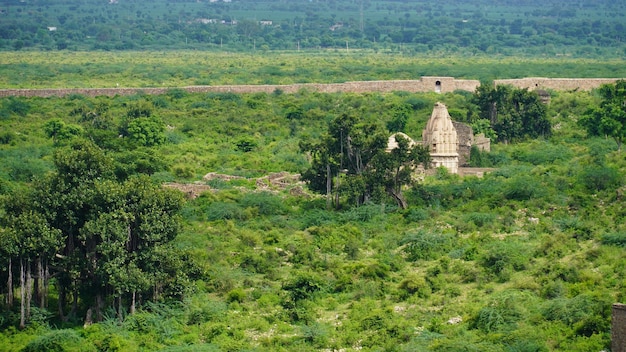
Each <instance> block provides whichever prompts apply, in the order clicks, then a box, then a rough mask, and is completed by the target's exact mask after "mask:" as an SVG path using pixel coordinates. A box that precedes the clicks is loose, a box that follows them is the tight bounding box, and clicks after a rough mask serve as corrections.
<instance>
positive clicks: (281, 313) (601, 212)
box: [0, 82, 626, 351]
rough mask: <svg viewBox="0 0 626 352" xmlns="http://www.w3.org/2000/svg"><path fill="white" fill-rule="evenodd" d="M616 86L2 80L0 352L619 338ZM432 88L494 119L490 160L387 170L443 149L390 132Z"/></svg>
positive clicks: (455, 346) (622, 165) (621, 164)
mask: <svg viewBox="0 0 626 352" xmlns="http://www.w3.org/2000/svg"><path fill="white" fill-rule="evenodd" d="M623 99H624V83H623V82H618V84H617V85H609V86H605V87H603V88H602V89H599V90H594V91H592V92H583V91H581V92H556V91H555V92H551V101H550V103H549V104H548V105H543V103H541V102H539V101H538V97H537V95H536V94H535V93H534V92H529V91H526V90H518V89H514V88H510V87H506V86H505V87H501V88H499V89H494V88H490V87H486V86H484V87H482V88H481V89H480V90H479V91H477V92H475V93H470V92H462V91H459V92H454V93H447V94H436V93H419V94H416V93H407V92H394V93H386V94H381V93H366V94H352V93H334V94H322V93H316V92H307V91H306V90H302V91H300V92H298V93H297V94H284V93H283V92H281V91H280V90H276V91H274V92H273V93H271V94H267V93H258V94H241V95H239V94H233V93H210V94H190V93H186V92H184V91H182V90H179V89H175V88H173V89H170V90H169V91H168V92H167V93H166V94H163V95H154V96H149V95H143V94H137V95H133V96H117V97H104V96H103V97H95V98H90V97H85V96H80V95H73V96H69V97H66V98H15V97H14V98H3V99H2V100H1V101H0V103H1V106H2V120H1V122H2V125H3V126H4V127H5V128H4V129H3V132H2V134H1V135H0V141H1V143H2V145H1V149H0V152H1V153H2V160H3V163H2V165H1V166H0V175H1V177H2V179H1V184H0V185H1V187H0V193H1V197H2V198H1V199H2V204H3V207H2V213H1V220H2V227H1V231H0V239H1V243H2V246H1V247H0V248H1V250H2V255H1V256H0V282H1V284H0V287H1V288H2V291H1V296H2V302H1V303H0V307H1V308H2V309H1V315H0V326H1V327H2V331H3V332H2V334H0V346H1V347H0V350H6V351H14V350H24V351H39V350H58V351H78V350H80V351H113V350H120V351H129V350H130V351H133V350H167V351H191V350H193V351H198V350H204V351H245V350H250V351H253V350H254V351H276V350H283V351H293V350H298V351H315V350H328V349H344V350H371V351H383V350H386V351H420V350H424V351H590V350H591V351H593V350H597V351H600V350H603V349H604V350H607V349H608V348H610V323H611V322H610V318H611V304H612V303H613V302H619V301H623V300H624V292H626V291H625V288H626V281H625V278H624V272H625V266H626V252H625V251H624V248H625V247H624V246H625V245H626V237H625V233H626V232H625V228H624V225H625V224H624V222H623V220H622V219H623V218H624V214H623V207H622V204H623V197H624V187H625V184H624V177H623V175H624V173H625V172H626V161H625V159H624V154H623V152H620V151H619V149H620V148H619V146H620V143H621V141H622V140H623V131H624V129H623V127H622V128H621V129H616V128H615V127H616V126H623V125H624V123H625V122H624V120H623V116H624V112H623V104H622V102H623ZM437 101H441V102H443V103H444V104H446V105H447V106H448V107H449V111H450V114H451V115H452V116H453V118H454V119H455V120H458V121H463V122H465V123H468V124H471V125H472V126H474V128H475V129H476V130H477V131H482V132H485V133H486V134H488V135H490V136H491V137H492V138H493V139H492V140H493V142H492V143H493V145H492V150H491V152H488V153H487V152H479V151H476V150H474V151H473V152H472V155H471V156H470V159H469V163H470V165H473V166H481V167H488V168H491V169H492V171H491V172H489V173H487V174H486V175H485V176H484V177H482V178H477V177H475V176H469V177H464V178H461V177H459V176H458V175H454V174H450V173H448V172H447V171H446V169H443V168H442V169H436V170H431V172H429V173H428V174H427V175H426V176H424V177H422V178H419V179H412V178H407V177H405V176H406V175H404V174H402V173H400V174H393V173H392V172H385V173H383V172H382V171H383V170H390V171H393V170H402V167H400V168H398V166H408V165H410V163H421V162H423V161H424V160H427V159H424V154H423V153H422V152H419V150H417V151H416V154H412V152H410V151H409V150H408V149H406V148H405V152H402V153H395V154H394V153H391V154H389V153H381V152H380V151H381V149H380V148H381V141H385V142H386V138H387V137H388V135H389V134H390V133H391V132H393V131H404V132H405V133H407V134H408V135H409V136H412V137H414V138H419V136H420V135H421V131H422V129H423V127H424V125H425V123H426V121H427V119H428V118H429V116H430V113H431V111H432V108H433V106H434V104H435V102H437ZM494 103H495V105H497V106H498V110H497V116H498V117H497V118H494V117H493V111H492V110H493V109H492V108H490V107H489V106H492V107H493V106H494ZM620 111H621V112H620ZM507 126H509V127H507ZM510 126H518V128H519V129H518V130H515V129H511V128H510ZM546 128H547V129H546ZM513 132H515V133H514V134H512V133H513ZM344 133H345V134H344ZM620 133H622V134H620ZM343 136H345V138H344V137H343ZM348 140H350V141H351V146H352V148H353V149H352V151H350V150H348V145H347V144H345V142H346V141H348ZM400 144H402V143H400ZM342 145H344V146H345V148H342V147H341V146H342ZM354 148H357V149H358V153H360V155H361V157H360V158H361V159H362V162H361V165H363V167H362V168H361V169H359V168H357V167H355V168H353V167H351V166H346V169H345V171H344V170H341V169H337V168H336V166H334V165H339V164H338V160H339V159H341V158H342V157H344V158H346V162H347V160H348V158H353V157H354V156H355V155H356V154H354V153H355V150H356V149H354ZM383 148H384V145H383ZM316 160H317V161H316ZM319 162H326V163H330V164H329V165H331V171H332V180H331V181H332V182H331V186H332V198H331V199H330V203H329V197H328V194H326V192H325V187H316V186H315V185H316V184H317V183H319V182H320V180H325V174H324V173H323V172H322V173H321V174H320V173H318V172H316V170H318V167H317V166H316V165H320V164H319ZM321 165H322V166H323V165H325V164H321ZM346 165H348V164H346ZM367 165H376V167H374V168H371V167H367ZM322 170H323V169H322ZM337 171H341V172H337ZM298 173H302V174H303V177H304V179H307V180H309V181H308V182H307V183H305V184H303V183H301V182H300V181H298V178H297V177H296V178H294V176H293V175H295V174H298ZM306 175H308V176H306ZM316 175H318V176H316ZM205 176H206V177H205ZM396 176H397V177H396ZM320 177H321V178H320ZM277 179H278V180H286V181H285V182H273V181H272V180H277ZM396 180H397V181H398V183H394V182H395V181H396ZM316 182H317V183H316ZM324 182H325V181H322V183H324ZM165 186H167V187H165ZM179 190H182V192H181V191H179ZM398 190H399V191H401V192H402V194H401V196H402V199H403V200H404V203H401V202H398V199H399V198H398V197H397V195H398V194H397V193H396V194H394V191H398ZM388 191H389V192H388ZM363 192H365V193H363ZM365 196H366V197H365Z"/></svg>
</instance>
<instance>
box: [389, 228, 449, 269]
mask: <svg viewBox="0 0 626 352" xmlns="http://www.w3.org/2000/svg"><path fill="white" fill-rule="evenodd" d="M456 242H457V240H456V238H455V237H454V236H453V235H450V234H441V233H433V232H426V231H424V230H419V231H418V232H416V233H409V234H407V235H405V236H404V238H403V239H402V240H401V241H400V245H401V246H404V249H403V250H404V252H405V253H406V254H407V255H408V259H409V260H412V261H415V260H420V259H423V260H432V259H437V258H438V257H440V256H442V255H445V254H447V253H448V252H450V251H451V250H452V249H453V248H454V247H455V244H456Z"/></svg>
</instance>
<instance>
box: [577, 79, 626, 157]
mask: <svg viewBox="0 0 626 352" xmlns="http://www.w3.org/2000/svg"><path fill="white" fill-rule="evenodd" d="M598 92H599V94H600V96H601V98H602V101H601V102H600V105H599V106H596V107H592V108H590V109H589V111H587V113H586V114H585V116H583V117H582V118H581V119H580V124H581V125H582V126H583V127H585V128H586V129H587V133H589V134H590V135H595V136H599V135H605V136H609V137H611V138H613V139H614V140H615V143H617V149H618V150H619V151H621V150H622V143H623V142H624V139H626V81H625V80H619V81H617V82H616V83H615V84H604V85H602V86H601V87H600V88H599V89H598Z"/></svg>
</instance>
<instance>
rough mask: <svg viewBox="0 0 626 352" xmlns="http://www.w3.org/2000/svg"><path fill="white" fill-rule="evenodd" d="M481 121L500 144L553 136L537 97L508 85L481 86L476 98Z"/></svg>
mask: <svg viewBox="0 0 626 352" xmlns="http://www.w3.org/2000/svg"><path fill="white" fill-rule="evenodd" d="M473 101H474V103H475V104H476V105H477V106H478V110H479V113H478V114H479V118H480V119H485V120H488V121H489V123H490V125H491V128H492V129H493V131H494V133H495V135H496V139H497V141H499V142H504V143H509V142H512V141H515V140H521V139H525V138H537V137H540V136H549V135H550V134H551V126H550V121H549V120H548V117H547V108H546V106H545V105H544V104H543V103H542V102H541V100H540V99H539V96H538V95H537V93H535V92H532V91H529V90H527V89H518V88H513V87H511V86H507V85H500V86H497V87H495V88H494V87H492V86H491V85H488V84H481V85H480V86H479V87H478V89H477V90H476V93H475V94H474V97H473Z"/></svg>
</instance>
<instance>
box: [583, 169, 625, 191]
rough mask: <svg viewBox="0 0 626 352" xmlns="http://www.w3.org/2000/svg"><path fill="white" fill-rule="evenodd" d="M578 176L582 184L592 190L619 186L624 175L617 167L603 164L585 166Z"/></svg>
mask: <svg viewBox="0 0 626 352" xmlns="http://www.w3.org/2000/svg"><path fill="white" fill-rule="evenodd" d="M578 178H579V182H580V184H582V185H584V186H585V187H586V188H587V190H589V191H592V192H596V191H603V190H607V189H615V188H619V186H621V184H622V182H623V181H622V176H621V175H620V173H619V172H618V171H617V170H616V169H614V168H612V167H608V166H603V165H592V166H589V167H587V168H585V169H584V170H583V171H582V172H581V173H580V174H579V175H578Z"/></svg>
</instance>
